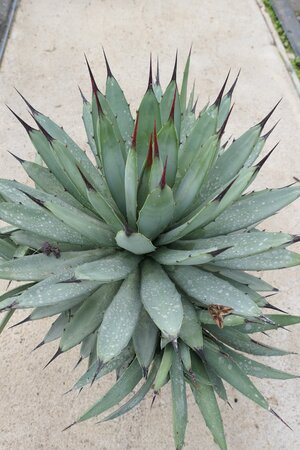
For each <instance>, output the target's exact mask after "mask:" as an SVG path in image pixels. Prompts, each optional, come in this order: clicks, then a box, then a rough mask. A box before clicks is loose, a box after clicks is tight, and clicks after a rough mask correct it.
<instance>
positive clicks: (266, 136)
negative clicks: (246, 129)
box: [262, 119, 280, 141]
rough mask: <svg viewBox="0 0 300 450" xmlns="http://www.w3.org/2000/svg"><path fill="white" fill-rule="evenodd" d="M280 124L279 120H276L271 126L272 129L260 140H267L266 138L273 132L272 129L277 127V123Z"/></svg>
mask: <svg viewBox="0 0 300 450" xmlns="http://www.w3.org/2000/svg"><path fill="white" fill-rule="evenodd" d="M279 122H280V119H278V120H277V122H276V123H275V125H273V127H272V128H271V129H270V130H269V131H268V132H267V133H266V134H264V135H263V136H262V138H263V139H264V140H265V141H266V140H267V139H268V137H269V136H270V134H271V133H272V132H273V130H274V128H275V127H277V125H278V123H279Z"/></svg>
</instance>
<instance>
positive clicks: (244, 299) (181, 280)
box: [169, 266, 260, 317]
mask: <svg viewBox="0 0 300 450" xmlns="http://www.w3.org/2000/svg"><path fill="white" fill-rule="evenodd" d="M169 275H170V277H171V278H172V279H173V281H175V283H176V284H177V285H178V286H179V287H180V288H181V289H183V290H184V291H185V292H186V294H188V295H189V296H191V297H193V298H194V299H195V300H198V301H199V302H200V303H201V304H203V305H211V304H217V305H225V306H229V307H231V308H232V309H233V310H234V312H235V313H236V314H240V315H243V316H250V317H252V316H257V315H258V316H259V315H260V309H259V308H258V307H257V306H256V304H255V303H254V302H253V301H252V300H251V299H250V298H249V296H247V295H246V294H244V293H243V292H241V291H240V290H238V289H236V288H235V287H233V286H232V285H231V284H230V283H228V281H225V280H221V279H220V278H218V277H216V276H215V275H213V274H212V273H209V272H206V271H204V270H200V269H198V268H197V267H179V266H177V267H175V266H173V267H172V269H171V270H170V271H169Z"/></svg>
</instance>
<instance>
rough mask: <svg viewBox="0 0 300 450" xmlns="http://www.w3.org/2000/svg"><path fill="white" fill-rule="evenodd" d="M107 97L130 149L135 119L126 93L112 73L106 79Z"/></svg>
mask: <svg viewBox="0 0 300 450" xmlns="http://www.w3.org/2000/svg"><path fill="white" fill-rule="evenodd" d="M105 97H106V99H107V101H108V103H109V105H110V107H111V109H112V112H113V113H114V115H115V116H116V119H117V123H118V127H119V129H120V133H121V136H122V138H123V140H124V142H125V145H126V147H127V148H128V149H129V147H130V142H131V135H132V132H133V119H132V116H131V112H130V108H129V105H128V102H127V100H126V98H125V96H124V93H123V91H122V89H121V87H120V85H119V83H118V82H117V80H116V79H115V77H114V76H113V75H111V74H109V75H108V77H107V80H106V92H105Z"/></svg>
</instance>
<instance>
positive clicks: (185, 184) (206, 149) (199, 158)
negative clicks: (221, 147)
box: [174, 136, 218, 220]
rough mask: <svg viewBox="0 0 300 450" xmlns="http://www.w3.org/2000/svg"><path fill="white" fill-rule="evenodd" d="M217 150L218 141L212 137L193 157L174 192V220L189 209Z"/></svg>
mask: <svg viewBox="0 0 300 450" xmlns="http://www.w3.org/2000/svg"><path fill="white" fill-rule="evenodd" d="M217 149H218V139H217V137H216V136H213V137H211V138H210V139H208V140H207V142H206V143H205V144H204V145H203V147H200V151H199V152H198V153H197V154H196V155H195V158H194V160H193V161H192V164H191V165H190V167H189V168H188V170H187V171H186V173H185V175H184V176H183V177H182V179H181V181H180V183H179V184H178V186H177V188H176V191H175V195H174V199H175V212H174V220H176V219H179V218H181V217H182V216H183V214H184V213H185V212H186V211H187V210H189V209H190V207H191V205H192V204H193V202H194V199H195V197H196V195H197V194H198V192H199V189H200V187H201V185H202V183H203V180H204V178H205V176H206V174H207V173H208V171H209V169H210V167H211V164H212V162H213V161H214V159H215V156H216V152H217Z"/></svg>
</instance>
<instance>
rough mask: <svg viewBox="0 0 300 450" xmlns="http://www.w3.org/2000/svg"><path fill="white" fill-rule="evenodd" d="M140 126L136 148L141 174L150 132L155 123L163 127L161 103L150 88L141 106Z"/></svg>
mask: <svg viewBox="0 0 300 450" xmlns="http://www.w3.org/2000/svg"><path fill="white" fill-rule="evenodd" d="M138 111H139V126H138V129H137V137H136V148H137V157H138V173H139V175H140V174H141V171H142V167H143V166H144V163H145V161H146V157H147V151H148V144H149V140H150V134H151V133H152V132H153V127H154V123H156V128H157V129H158V130H160V128H161V118H160V109H159V103H158V101H157V99H156V97H155V94H154V92H153V90H152V89H148V90H147V92H146V94H145V95H144V97H143V99H142V102H141V104H140V106H139V110H138Z"/></svg>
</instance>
